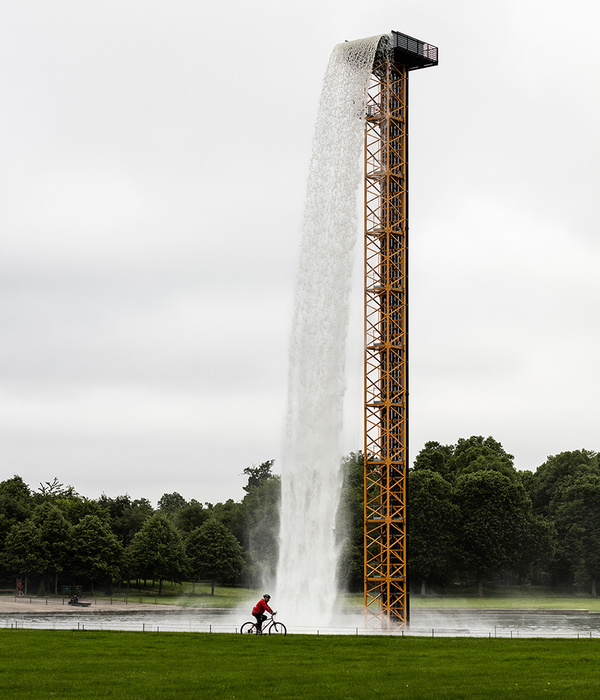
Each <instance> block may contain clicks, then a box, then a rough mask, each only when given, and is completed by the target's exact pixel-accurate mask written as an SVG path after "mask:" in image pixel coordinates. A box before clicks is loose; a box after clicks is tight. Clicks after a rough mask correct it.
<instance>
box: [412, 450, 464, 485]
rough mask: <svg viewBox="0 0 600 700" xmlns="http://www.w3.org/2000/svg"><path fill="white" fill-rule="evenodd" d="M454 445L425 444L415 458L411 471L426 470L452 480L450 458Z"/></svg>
mask: <svg viewBox="0 0 600 700" xmlns="http://www.w3.org/2000/svg"><path fill="white" fill-rule="evenodd" d="M453 455H454V445H441V444H440V443H439V442H426V443H425V446H424V447H423V449H422V450H421V451H420V452H419V454H418V455H417V456H416V458H415V462H414V465H413V471H420V470H421V469H426V470H427V471H432V472H436V473H437V474H439V475H440V476H442V477H444V479H446V480H449V479H450V480H453V478H454V474H453V468H452V457H453Z"/></svg>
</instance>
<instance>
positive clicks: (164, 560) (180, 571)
mask: <svg viewBox="0 0 600 700" xmlns="http://www.w3.org/2000/svg"><path fill="white" fill-rule="evenodd" d="M127 559H128V562H129V566H130V567H131V571H132V572H133V574H134V575H135V576H136V577H137V578H143V579H152V580H157V581H158V582H159V586H158V594H159V595H161V593H162V582H163V580H167V581H176V582H178V583H180V582H181V581H183V579H184V577H185V575H186V573H187V571H188V561H187V557H186V554H185V548H184V545H183V541H182V539H181V535H180V534H179V532H178V531H177V530H176V529H175V527H174V525H173V524H172V523H171V521H170V520H169V519H168V518H167V517H166V515H164V514H163V513H155V514H154V515H153V516H152V517H150V518H148V520H146V521H145V522H144V524H143V526H142V529H141V530H140V531H139V532H138V533H136V534H135V535H134V537H133V539H132V541H131V544H130V545H129V547H128V548H127Z"/></svg>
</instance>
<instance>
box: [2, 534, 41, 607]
mask: <svg viewBox="0 0 600 700" xmlns="http://www.w3.org/2000/svg"><path fill="white" fill-rule="evenodd" d="M2 565H3V568H4V569H5V570H6V571H7V572H8V573H9V574H10V575H11V576H20V577H21V576H23V577H25V593H27V582H28V578H29V577H30V576H36V575H38V574H42V573H43V572H44V570H45V569H46V567H47V565H48V562H47V559H46V556H45V552H44V547H43V545H42V538H41V532H40V528H39V527H38V526H37V525H36V524H35V523H34V522H33V521H32V520H25V521H23V522H20V523H16V524H15V525H13V526H12V528H11V529H10V531H9V533H8V535H7V538H6V544H5V548H4V554H3V561H2Z"/></svg>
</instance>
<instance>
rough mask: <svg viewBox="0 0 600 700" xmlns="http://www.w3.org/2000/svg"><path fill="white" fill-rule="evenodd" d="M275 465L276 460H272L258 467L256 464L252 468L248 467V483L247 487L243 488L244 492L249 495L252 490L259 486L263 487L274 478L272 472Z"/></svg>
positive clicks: (246, 471) (245, 470) (246, 469)
mask: <svg viewBox="0 0 600 700" xmlns="http://www.w3.org/2000/svg"><path fill="white" fill-rule="evenodd" d="M273 464H275V460H274V459H270V460H268V461H267V462H262V464H259V465H258V467H257V466H256V465H255V464H253V465H252V466H251V467H246V468H245V469H244V474H246V476H247V477H248V483H247V484H246V486H243V487H242V488H243V489H244V491H245V492H246V493H248V492H249V491H250V490H251V489H253V488H255V487H257V486H262V484H263V483H265V482H266V481H268V480H269V479H270V478H272V476H273V473H272V471H271V470H272V468H273Z"/></svg>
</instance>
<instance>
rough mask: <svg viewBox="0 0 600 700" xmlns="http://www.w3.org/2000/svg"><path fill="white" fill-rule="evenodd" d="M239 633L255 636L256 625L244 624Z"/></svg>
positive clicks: (251, 623)
mask: <svg viewBox="0 0 600 700" xmlns="http://www.w3.org/2000/svg"><path fill="white" fill-rule="evenodd" d="M240 632H241V633H242V634H256V625H255V624H254V622H244V624H243V625H242V626H241V627H240Z"/></svg>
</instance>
